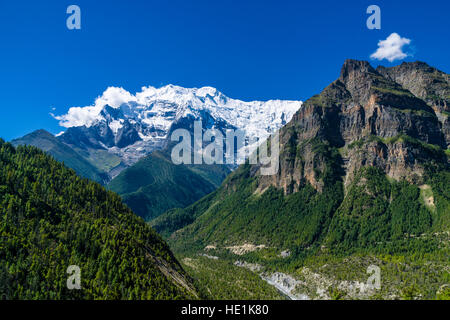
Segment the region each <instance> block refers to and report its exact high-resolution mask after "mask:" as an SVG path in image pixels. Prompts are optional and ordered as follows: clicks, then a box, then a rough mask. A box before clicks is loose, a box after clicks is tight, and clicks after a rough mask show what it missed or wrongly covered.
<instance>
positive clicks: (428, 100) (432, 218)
mask: <svg viewBox="0 0 450 320" xmlns="http://www.w3.org/2000/svg"><path fill="white" fill-rule="evenodd" d="M449 97H450V86H449V77H448V75H447V74H445V73H443V72H441V71H439V70H437V69H435V68H432V67H430V66H428V65H427V64H425V63H422V62H415V63H403V64H402V65H400V66H397V67H393V68H384V67H379V68H378V69H374V68H373V67H372V66H371V65H370V64H369V63H368V62H366V61H357V60H347V61H346V62H345V63H344V65H343V67H342V69H341V73H340V76H339V78H338V79H337V80H335V81H334V82H332V83H331V84H330V85H329V86H328V87H326V88H325V89H324V90H323V91H322V92H321V93H320V94H318V95H315V96H313V97H312V98H310V99H308V100H306V101H305V102H304V104H303V106H302V108H300V109H299V110H298V111H297V112H296V114H295V115H294V116H293V118H292V120H291V121H290V122H289V123H287V124H286V125H285V126H284V127H283V128H282V129H281V130H280V132H279V136H280V162H279V170H278V172H277V174H275V175H271V176H267V175H261V174H260V172H261V167H262V165H260V164H257V165H255V164H253V165H251V164H248V163H246V164H244V165H242V166H240V167H239V168H238V169H237V170H235V171H234V172H233V173H231V174H230V175H229V176H228V177H227V178H226V179H225V181H224V182H223V183H222V185H221V186H220V187H219V189H217V190H216V191H215V192H214V193H212V194H209V195H207V196H205V197H204V198H203V199H201V200H199V201H198V202H196V203H194V204H192V205H191V206H188V207H187V208H184V209H172V210H170V211H168V212H167V213H165V214H163V215H161V216H160V217H158V218H156V219H155V220H153V221H152V225H153V226H154V227H155V228H156V230H157V231H158V232H160V233H162V234H163V235H164V236H165V237H166V238H167V239H168V241H169V243H170V244H171V248H172V249H173V250H175V251H176V252H178V253H179V254H182V255H186V254H188V255H189V254H191V255H192V254H198V253H200V254H205V253H207V254H208V255H215V256H221V255H222V257H223V258H224V259H232V260H233V259H239V261H240V263H242V261H243V259H244V260H245V259H247V260H245V261H247V263H255V262H257V263H258V264H260V265H263V266H266V267H268V268H272V269H273V268H274V267H276V268H277V270H287V271H289V272H291V274H294V275H295V276H296V277H300V278H301V279H304V281H303V282H302V283H303V285H302V286H303V290H304V291H306V292H307V293H308V295H309V296H310V297H311V296H312V297H317V298H330V297H332V296H336V295H338V296H340V297H347V298H355V297H358V296H355V295H354V293H351V290H350V289H351V288H349V287H348V283H350V282H348V281H347V282H346V285H345V284H342V283H341V282H339V281H338V280H337V279H339V278H342V274H341V275H339V274H337V273H336V271H335V269H336V268H338V269H341V270H342V268H347V267H345V261H348V259H356V260H357V261H356V262H355V263H357V264H359V265H366V266H368V265H369V261H371V262H372V263H373V262H376V263H377V264H378V265H381V266H383V268H384V269H383V270H382V271H383V272H386V273H388V274H389V276H392V277H393V279H389V280H390V281H391V280H392V281H394V282H395V281H397V284H398V282H402V281H401V280H400V279H399V278H395V277H396V276H397V277H401V275H400V274H398V273H394V271H393V270H394V269H395V268H399V265H400V264H398V263H397V264H396V263H394V262H393V261H394V260H395V259H397V257H399V256H401V257H402V258H401V259H403V260H402V261H403V262H402V263H401V268H407V269H408V270H412V269H414V268H416V269H415V270H416V272H412V271H411V274H410V278H408V281H411V282H414V283H415V285H414V286H411V287H408V288H406V287H407V286H403V287H400V288H399V286H398V285H395V284H392V283H389V284H386V285H385V287H384V288H383V289H382V291H381V292H380V293H379V297H383V298H387V297H391V298H392V297H406V296H408V297H411V296H414V297H418V296H421V297H428V298H432V297H436V295H437V294H438V292H440V290H441V289H442V288H443V287H442V288H441V287H440V286H442V285H444V284H445V283H446V280H445V279H446V276H448V271H445V268H446V266H448V256H449V231H450V229H449V228H450V189H449V188H450V165H449V157H450V153H449V149H448V145H449V136H448V116H449V114H448V106H449V101H450V100H449ZM236 248H241V250H240V252H241V253H239V254H237V253H235V255H234V258H233V255H232V257H231V258H230V252H239V250H238V251H236ZM244 248H246V249H245V250H244ZM224 252H227V253H224ZM282 252H289V253H290V254H289V255H288V256H289V257H288V258H286V255H284V256H283V254H282ZM389 259H391V260H389ZM392 259H393V260H392ZM319 262H322V263H321V264H320V263H319ZM326 262H328V263H326ZM429 264H432V265H433V268H432V271H430V270H429V272H430V274H428V273H427V272H428V271H426V269H427V267H426V265H429ZM330 268H333V270H334V271H330V270H329V269H330ZM311 270H314V272H316V276H314V277H313V276H311ZM326 272H328V274H327V276H328V280H327V281H325V280H324V281H323V282H322V283H321V284H318V283H317V281H316V280H317V279H318V278H324V277H325V276H324V274H326ZM344 274H346V276H348V275H349V274H351V272H350V271H348V270H347V271H346V273H344ZM431 274H433V276H432V275H431ZM434 276H436V277H437V278H434ZM330 277H331V279H330ZM314 279H316V280H314ZM418 279H420V280H418ZM385 280H386V279H385ZM403 281H406V280H404V279H403ZM333 282H334V283H335V284H339V283H341V284H342V286H341V284H339V286H341V287H340V288H341V289H340V292H338V293H336V292H335V291H329V290H332V286H331V287H330V283H333ZM327 283H328V286H327V285H326V284H327ZM328 289H329V290H328ZM333 290H334V289H333ZM359 297H360V298H361V297H364V295H363V296H359Z"/></svg>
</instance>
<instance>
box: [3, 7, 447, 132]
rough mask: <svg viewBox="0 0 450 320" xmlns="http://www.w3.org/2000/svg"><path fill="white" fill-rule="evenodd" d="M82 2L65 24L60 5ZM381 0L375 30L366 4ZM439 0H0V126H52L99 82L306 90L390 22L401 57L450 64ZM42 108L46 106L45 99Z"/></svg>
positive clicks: (88, 98)
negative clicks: (73, 20)
mask: <svg viewBox="0 0 450 320" xmlns="http://www.w3.org/2000/svg"><path fill="white" fill-rule="evenodd" d="M71 4H76V5H78V6H79V7H80V8H81V30H68V29H67V27H66V19H67V17H68V14H66V8H67V7H68V6H69V5H71ZM371 4H376V5H378V6H379V7H380V8H381V30H369V29H368V28H367V27H366V20H367V18H368V17H369V15H368V14H366V9H367V7H368V6H369V5H371ZM449 12H450V4H449V1H445V0H440V1H437V0H427V1H399V0H395V1H393V0H390V1H380V0H371V1H363V0H362V1H335V0H334V1H320V0H314V1H282V0H278V1H271V0H270V1H268V0H267V1H263V0H255V1H254V0H239V1H237V0H221V1H219V0H190V1H186V0H184V1H181V0H164V1H152V0H148V1H144V0H134V1H124V0H122V1H114V0H107V1H106V0H95V1H92V0H89V1H85V0H71V1H64V0H55V1H46V0H41V1H11V0H2V1H1V2H0V41H1V50H0V88H1V89H0V92H1V108H2V110H1V117H0V137H3V138H4V139H6V140H10V139H12V138H16V137H19V136H22V135H24V134H27V133H29V132H31V131H33V130H36V129H40V128H44V129H47V130H49V131H50V132H53V133H57V132H59V131H61V130H62V128H61V127H59V126H58V121H57V120H55V119H53V118H52V117H51V116H50V115H49V113H50V112H54V113H56V114H63V113H65V112H67V110H68V109H69V107H72V106H87V105H91V104H93V102H94V100H95V98H96V97H98V96H99V95H101V94H102V92H103V91H104V90H105V89H106V88H107V87H109V86H119V87H123V88H124V89H126V90H128V91H130V92H132V93H134V92H136V91H139V90H140V88H141V87H142V86H148V85H151V86H156V87H159V86H162V85H166V84H169V83H171V84H176V85H180V86H185V87H201V86H213V87H216V88H217V89H219V90H220V91H222V92H223V93H224V94H226V95H227V96H229V97H232V98H237V99H242V100H268V99H291V100H306V99H307V98H309V97H310V96H312V95H313V94H316V93H318V92H320V91H321V89H323V88H324V87H325V86H326V85H328V84H329V83H330V82H331V81H333V80H334V79H336V78H337V77H338V75H339V71H340V67H341V65H342V63H343V62H344V60H345V59H347V58H355V59H361V60H369V61H371V63H372V64H373V65H374V66H376V65H378V64H383V65H387V66H389V65H396V64H399V63H401V61H402V60H397V61H394V62H393V63H390V62H389V61H387V60H383V61H381V62H380V61H376V60H375V61H374V60H371V59H370V55H371V54H372V53H374V52H375V51H376V49H377V43H378V41H379V40H384V39H386V38H387V37H388V36H389V35H390V34H391V33H393V32H395V33H398V34H399V35H400V36H401V37H405V38H408V39H410V40H411V43H410V44H409V45H408V46H406V47H405V48H404V52H407V53H410V54H413V56H408V57H407V58H405V59H403V60H405V61H415V60H421V61H425V62H428V63H429V64H431V65H433V66H435V67H437V68H438V69H441V70H443V71H445V72H447V73H449V72H450V60H449V56H450V54H449V53H450V41H449V34H450V23H449V19H448V14H449ZM52 108H54V109H55V110H54V111H52Z"/></svg>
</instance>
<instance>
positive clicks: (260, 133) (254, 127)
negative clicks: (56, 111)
mask: <svg viewBox="0 0 450 320" xmlns="http://www.w3.org/2000/svg"><path fill="white" fill-rule="evenodd" d="M301 104H302V102H301V101H285V100H269V101H250V102H245V101H241V100H237V99H232V98H229V97H227V96H225V95H224V94H223V93H221V92H220V91H218V90H217V89H215V88H213V87H202V88H184V87H180V86H175V85H166V86H163V87H161V88H155V87H152V86H149V87H142V89H141V91H140V92H137V93H135V94H131V93H130V92H128V91H126V90H125V89H123V88H117V87H109V88H108V89H106V90H105V92H103V94H102V95H101V96H99V97H98V98H97V99H96V100H95V103H94V104H93V105H91V106H85V107H72V108H70V109H69V111H68V112H67V113H66V114H64V115H60V116H55V118H56V119H57V120H59V123H60V125H61V126H63V127H66V128H68V129H67V130H66V132H65V133H64V134H62V135H61V136H60V137H59V138H60V139H62V140H64V141H65V142H66V143H69V144H72V145H77V146H78V147H83V148H95V149H107V150H108V151H110V152H113V153H115V154H118V155H119V156H121V158H122V159H123V162H124V163H125V164H126V165H130V164H132V163H134V162H135V161H137V160H138V159H139V158H140V157H142V156H145V155H146V154H148V153H149V152H151V151H152V150H154V149H160V148H162V147H163V146H164V142H165V141H166V139H167V137H168V134H169V133H170V130H171V128H172V127H173V126H176V125H177V124H178V123H180V122H183V123H185V122H186V121H188V122H189V121H191V122H192V121H194V120H202V121H204V122H208V126H209V127H216V128H219V129H223V128H235V129H241V130H243V131H245V132H246V134H247V136H257V137H259V138H262V139H264V138H265V137H268V136H269V135H270V134H271V133H273V132H275V131H276V130H278V129H279V128H280V127H281V126H283V125H284V124H285V123H287V122H288V121H290V119H291V118H292V116H293V115H294V113H295V112H296V111H297V110H298V109H299V108H300V107H301ZM80 144H82V145H81V146H80Z"/></svg>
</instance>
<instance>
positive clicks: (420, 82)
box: [377, 61, 450, 147]
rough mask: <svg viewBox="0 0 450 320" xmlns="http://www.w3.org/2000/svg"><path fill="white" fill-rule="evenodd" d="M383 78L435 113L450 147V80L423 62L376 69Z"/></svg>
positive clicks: (446, 75)
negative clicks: (404, 89)
mask: <svg viewBox="0 0 450 320" xmlns="http://www.w3.org/2000/svg"><path fill="white" fill-rule="evenodd" d="M377 71H378V72H379V73H380V74H382V75H383V76H385V77H387V78H389V79H391V80H393V81H395V82H397V83H399V84H400V85H402V86H403V87H404V88H406V89H408V90H409V91H411V93H412V94H414V95H415V96H416V97H418V98H420V99H422V100H424V101H425V102H426V103H427V104H428V105H429V106H430V107H432V108H433V110H434V111H435V113H436V115H437V117H438V119H439V121H440V122H441V125H442V131H443V133H444V135H445V139H446V143H447V147H448V146H449V145H450V120H449V115H450V86H449V84H450V78H449V75H448V74H446V73H444V72H442V71H439V70H437V69H436V68H433V67H430V66H429V65H428V64H426V63H424V62H419V61H417V62H413V63H406V62H404V63H402V64H401V65H399V66H396V67H392V68H384V67H381V66H380V67H378V68H377Z"/></svg>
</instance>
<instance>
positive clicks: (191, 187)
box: [108, 151, 228, 220]
mask: <svg viewBox="0 0 450 320" xmlns="http://www.w3.org/2000/svg"><path fill="white" fill-rule="evenodd" d="M227 173H228V169H227V168H226V167H225V166H219V165H211V166H207V165H198V166H194V165H192V166H187V165H175V164H173V163H172V162H171V160H170V158H168V156H167V155H165V154H164V153H163V152H160V151H154V152H153V153H152V154H151V155H149V156H147V157H145V158H144V159H141V160H140V161H138V162H137V163H136V164H134V165H133V166H131V167H130V168H127V169H125V170H124V171H123V172H121V173H120V174H119V175H118V176H117V177H116V178H114V179H113V180H112V181H111V182H110V183H109V184H108V188H109V189H111V190H112V191H115V192H117V193H118V194H120V195H121V197H122V199H123V201H124V202H125V203H126V204H127V205H128V206H129V207H130V208H131V209H133V211H134V212H135V213H136V214H137V215H139V216H141V217H143V218H144V219H145V220H151V219H153V218H155V217H157V216H159V215H160V214H162V213H163V212H165V211H167V210H169V209H172V208H184V207H186V206H188V205H190V204H192V203H193V202H195V201H197V200H198V199H200V198H201V197H203V196H204V195H206V194H208V193H210V192H212V191H214V190H215V189H216V188H217V187H218V185H219V184H220V183H221V182H222V180H223V179H224V178H225V176H226V174H227Z"/></svg>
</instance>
